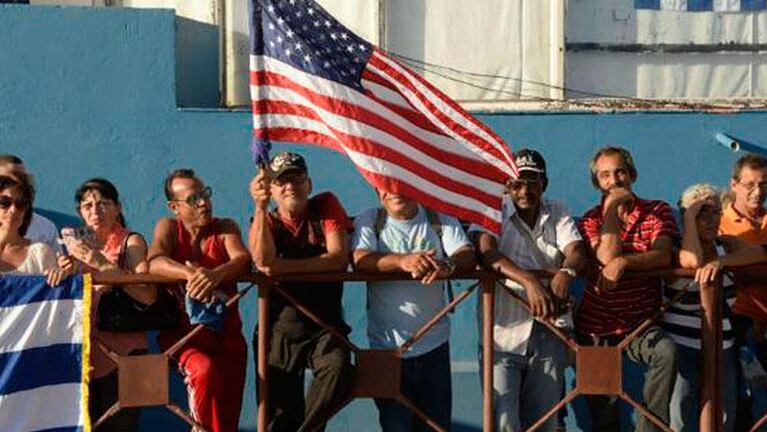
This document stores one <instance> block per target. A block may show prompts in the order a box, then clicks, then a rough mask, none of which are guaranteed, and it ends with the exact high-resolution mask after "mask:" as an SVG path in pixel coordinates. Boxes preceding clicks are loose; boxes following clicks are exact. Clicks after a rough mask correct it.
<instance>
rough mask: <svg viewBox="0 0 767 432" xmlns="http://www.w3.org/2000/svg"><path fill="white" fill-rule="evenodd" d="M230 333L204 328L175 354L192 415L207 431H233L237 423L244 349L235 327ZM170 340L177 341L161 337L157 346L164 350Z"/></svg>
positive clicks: (244, 365)
mask: <svg viewBox="0 0 767 432" xmlns="http://www.w3.org/2000/svg"><path fill="white" fill-rule="evenodd" d="M227 327H229V329H227ZM234 330H235V328H232V327H230V326H225V327H224V329H222V330H221V331H220V332H214V331H211V330H209V329H204V330H203V331H202V332H200V333H199V334H198V335H196V336H195V337H194V338H192V340H191V341H189V342H188V343H187V344H186V345H184V346H183V347H182V348H181V349H180V350H179V351H177V353H176V355H175V357H176V358H177V359H178V365H179V370H180V371H181V373H182V374H183V375H184V382H185V383H186V386H187V391H188V392H189V408H190V409H191V411H192V416H193V417H194V419H195V420H197V421H198V422H200V423H201V424H202V425H203V426H205V428H206V429H207V430H208V431H209V432H237V426H238V424H239V421H240V411H241V409H242V393H243V390H244V387H245V370H246V368H247V357H248V346H247V344H246V342H245V338H244V337H243V336H242V332H241V331H240V330H239V328H238V327H236V330H237V331H234ZM164 336H165V337H164ZM173 339H175V340H178V338H175V337H172V336H171V335H161V336H160V346H163V348H164V349H166V348H167V347H169V346H170V345H172V343H173Z"/></svg>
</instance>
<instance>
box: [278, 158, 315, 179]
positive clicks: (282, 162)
mask: <svg viewBox="0 0 767 432" xmlns="http://www.w3.org/2000/svg"><path fill="white" fill-rule="evenodd" d="M269 167H270V168H271V169H272V172H274V177H275V178H276V177H279V176H281V175H282V174H284V173H286V172H288V171H301V172H303V173H304V174H306V173H308V172H309V170H308V169H307V168H306V160H304V157H303V156H301V155H300V154H298V153H291V152H280V153H279V154H277V156H275V157H274V158H273V159H272V162H271V163H270V164H269Z"/></svg>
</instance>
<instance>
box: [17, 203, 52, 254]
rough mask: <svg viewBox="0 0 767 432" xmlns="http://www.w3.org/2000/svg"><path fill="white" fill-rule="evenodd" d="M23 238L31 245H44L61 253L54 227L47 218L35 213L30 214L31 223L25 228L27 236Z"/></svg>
mask: <svg viewBox="0 0 767 432" xmlns="http://www.w3.org/2000/svg"><path fill="white" fill-rule="evenodd" d="M24 238H26V239H27V240H29V241H31V242H33V243H34V242H40V243H45V244H47V245H48V246H50V247H51V248H53V250H54V251H56V252H59V251H61V245H60V244H59V233H58V231H57V230H56V225H55V224H54V223H53V222H51V220H50V219H48V218H47V217H45V216H41V215H39V214H37V213H32V221H31V222H30V223H29V228H27V234H26V235H25V236H24Z"/></svg>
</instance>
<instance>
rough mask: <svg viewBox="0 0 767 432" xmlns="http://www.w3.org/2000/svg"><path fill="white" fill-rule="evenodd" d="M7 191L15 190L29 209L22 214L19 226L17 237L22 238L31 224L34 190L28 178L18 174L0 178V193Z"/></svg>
mask: <svg viewBox="0 0 767 432" xmlns="http://www.w3.org/2000/svg"><path fill="white" fill-rule="evenodd" d="M8 189H15V190H17V191H18V192H19V193H21V196H22V197H23V198H24V199H25V200H27V202H28V203H29V207H27V210H26V211H25V212H24V219H23V220H22V222H21V226H19V235H20V236H22V237H23V236H24V235H26V234H27V229H29V224H30V223H32V213H33V212H32V204H33V203H34V201H35V188H34V186H32V183H31V182H30V181H29V176H27V175H25V174H23V173H20V174H18V175H16V176H15V177H10V176H0V192H2V191H4V190H8Z"/></svg>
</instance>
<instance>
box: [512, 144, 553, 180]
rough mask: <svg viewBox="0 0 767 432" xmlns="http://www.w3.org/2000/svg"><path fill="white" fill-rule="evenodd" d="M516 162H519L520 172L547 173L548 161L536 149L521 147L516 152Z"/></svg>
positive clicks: (518, 168)
mask: <svg viewBox="0 0 767 432" xmlns="http://www.w3.org/2000/svg"><path fill="white" fill-rule="evenodd" d="M514 162H515V163H516V164H517V170H519V172H520V173H523V172H525V171H528V172H534V173H539V174H541V175H543V176H545V175H546V161H545V160H543V156H541V154H540V153H538V152H537V151H535V150H531V149H519V150H518V151H517V152H516V153H514Z"/></svg>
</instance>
